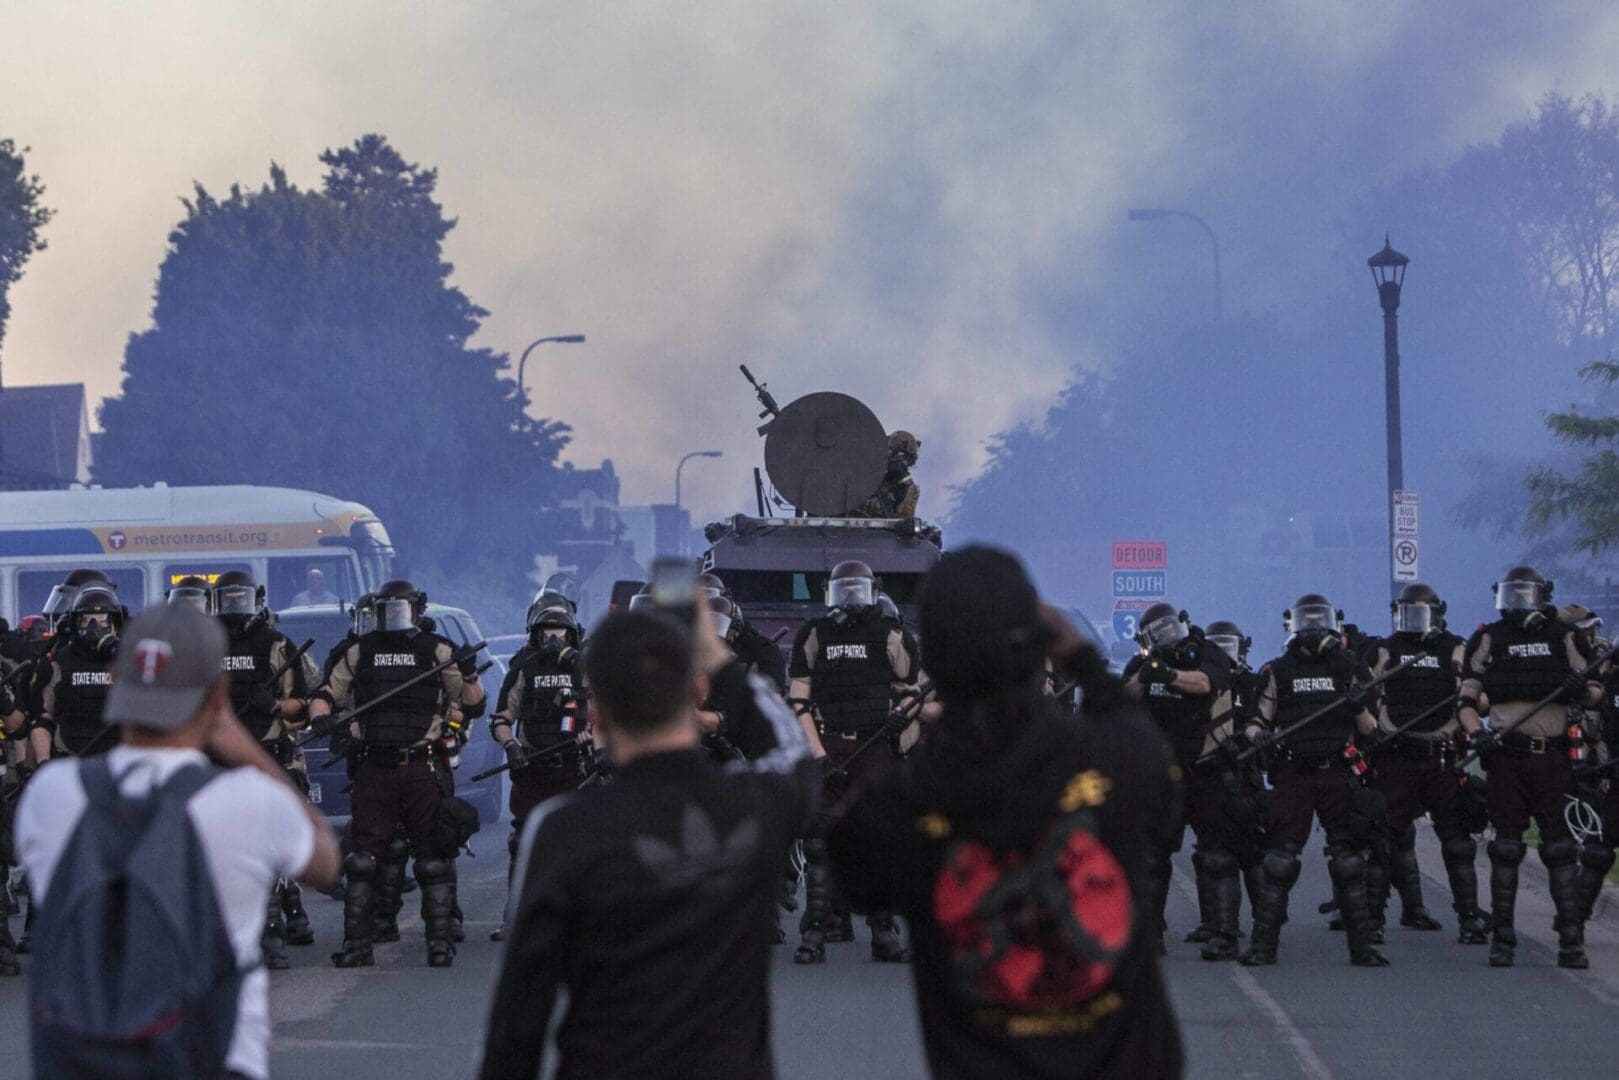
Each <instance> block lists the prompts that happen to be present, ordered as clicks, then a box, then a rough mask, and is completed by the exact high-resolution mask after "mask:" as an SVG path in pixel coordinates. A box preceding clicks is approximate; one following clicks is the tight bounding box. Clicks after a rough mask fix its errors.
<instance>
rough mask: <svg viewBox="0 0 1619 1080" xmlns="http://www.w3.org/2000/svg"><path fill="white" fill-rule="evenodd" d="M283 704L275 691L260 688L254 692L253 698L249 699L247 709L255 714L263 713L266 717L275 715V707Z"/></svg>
mask: <svg viewBox="0 0 1619 1080" xmlns="http://www.w3.org/2000/svg"><path fill="white" fill-rule="evenodd" d="M280 703H281V699H280V698H278V697H276V694H275V691H274V690H269V689H266V688H265V687H262V686H261V687H259V688H258V689H257V690H255V691H253V696H252V697H250V698H248V699H247V707H248V708H249V709H250V710H252V711H253V712H257V713H263V714H264V715H266V716H274V715H275V707H276V706H277V705H278V704H280Z"/></svg>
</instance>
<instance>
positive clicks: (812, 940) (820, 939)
mask: <svg viewBox="0 0 1619 1080" xmlns="http://www.w3.org/2000/svg"><path fill="white" fill-rule="evenodd" d="M825 852H826V848H825V842H824V841H820V840H806V841H804V854H805V856H806V863H807V865H806V866H805V867H804V915H803V917H802V918H801V919H799V922H798V932H799V939H800V940H799V943H798V949H797V950H796V951H795V952H794V953H793V963H795V964H821V963H825V962H826V938H827V934H826V929H827V924H828V923H829V922H832V921H833V919H834V918H835V916H834V915H833V914H832V891H831V869H830V868H829V867H828V866H827V865H826V857H825Z"/></svg>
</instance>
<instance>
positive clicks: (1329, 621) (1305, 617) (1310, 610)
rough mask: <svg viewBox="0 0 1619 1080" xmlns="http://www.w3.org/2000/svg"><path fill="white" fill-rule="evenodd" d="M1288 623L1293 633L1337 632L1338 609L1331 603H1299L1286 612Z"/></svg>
mask: <svg viewBox="0 0 1619 1080" xmlns="http://www.w3.org/2000/svg"><path fill="white" fill-rule="evenodd" d="M1288 624H1289V628H1290V629H1291V630H1292V631H1293V633H1295V634H1306V633H1310V632H1312V631H1325V632H1327V633H1337V632H1338V629H1339V627H1338V609H1337V608H1335V607H1333V606H1332V605H1331V604H1299V605H1297V606H1296V607H1294V608H1293V609H1291V610H1290V611H1289V612H1288Z"/></svg>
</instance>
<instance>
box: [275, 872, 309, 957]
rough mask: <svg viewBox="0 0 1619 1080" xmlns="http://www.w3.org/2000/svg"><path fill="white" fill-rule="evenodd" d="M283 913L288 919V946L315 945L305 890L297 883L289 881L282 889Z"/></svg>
mask: <svg viewBox="0 0 1619 1080" xmlns="http://www.w3.org/2000/svg"><path fill="white" fill-rule="evenodd" d="M281 912H282V914H283V915H285V916H286V918H287V944H288V945H313V944H314V943H315V931H313V930H311V929H310V927H309V913H308V912H307V911H305V910H304V895H303V890H301V889H299V888H298V883H297V882H296V881H289V882H287V883H286V884H285V885H284V886H282V889H281Z"/></svg>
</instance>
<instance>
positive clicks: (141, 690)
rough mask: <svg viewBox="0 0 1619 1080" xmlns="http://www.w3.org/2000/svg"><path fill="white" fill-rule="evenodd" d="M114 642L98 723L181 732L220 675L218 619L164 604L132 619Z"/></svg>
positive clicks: (221, 631)
mask: <svg viewBox="0 0 1619 1080" xmlns="http://www.w3.org/2000/svg"><path fill="white" fill-rule="evenodd" d="M120 637H121V640H120V642H119V646H118V659H116V660H114V661H113V664H112V679H113V682H112V690H111V692H110V693H108V695H107V707H106V709H105V711H104V712H103V713H102V719H103V720H105V721H106V722H107V723H109V724H134V725H135V726H137V727H143V728H152V729H154V730H158V731H173V730H175V729H176V728H181V727H184V726H185V723H186V721H187V720H190V719H191V717H192V716H193V715H194V714H195V713H196V711H197V709H198V708H200V707H201V706H202V703H203V700H204V699H205V698H207V696H208V691H209V690H211V689H212V688H213V685H214V683H216V682H218V681H219V679H220V675H221V673H222V672H223V670H224V666H225V630H224V628H223V627H221V626H220V625H219V620H218V619H215V618H214V617H213V616H211V615H204V614H203V613H202V612H200V611H197V610H195V609H194V608H189V607H171V606H169V605H166V604H165V605H163V606H161V607H154V608H148V609H147V610H146V611H144V612H142V613H141V614H140V615H138V616H136V618H135V619H134V621H133V622H131V623H130V624H129V626H127V627H125V629H124V632H123V634H122V635H120Z"/></svg>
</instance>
